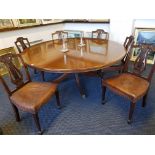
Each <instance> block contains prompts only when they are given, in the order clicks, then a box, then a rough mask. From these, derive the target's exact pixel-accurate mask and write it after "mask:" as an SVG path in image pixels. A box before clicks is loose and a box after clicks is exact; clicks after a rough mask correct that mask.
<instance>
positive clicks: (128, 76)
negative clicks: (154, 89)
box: [102, 44, 155, 123]
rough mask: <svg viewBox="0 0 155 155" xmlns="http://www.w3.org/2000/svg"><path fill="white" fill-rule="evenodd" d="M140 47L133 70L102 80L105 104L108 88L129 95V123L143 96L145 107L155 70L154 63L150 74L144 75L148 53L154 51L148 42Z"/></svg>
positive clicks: (125, 95) (122, 94) (128, 56)
mask: <svg viewBox="0 0 155 155" xmlns="http://www.w3.org/2000/svg"><path fill="white" fill-rule="evenodd" d="M137 47H138V46H137ZM130 48H131V46H130ZM138 48H139V55H138V56H137V58H136V60H135V62H134V63H133V67H131V68H133V72H128V71H127V70H125V71H126V72H127V73H122V74H120V75H117V76H114V77H111V78H109V79H106V80H103V82H102V86H103V87H102V104H105V93H106V88H109V89H110V90H111V91H113V92H115V93H116V94H118V95H121V96H124V97H127V98H128V99H129V100H130V101H131V103H130V109H129V116H128V123H131V121H132V115H133V112H134V108H135V105H136V102H137V101H138V99H140V98H143V102H142V107H145V105H146V99H147V93H148V90H149V86H150V82H151V79H152V76H153V73H154V71H155V63H154V64H153V65H152V68H151V70H150V73H149V74H148V76H147V77H143V76H142V75H143V74H142V73H143V71H144V70H145V69H146V62H147V57H148V54H149V53H151V52H154V51H153V47H152V46H150V45H146V44H145V45H144V44H142V45H140V46H139V47H138ZM131 49H132V48H131ZM131 51H132V50H130V52H129V53H128V55H127V57H126V59H127V60H126V62H129V59H130V55H131ZM127 64H128V63H127ZM127 64H126V65H127ZM126 68H128V67H126Z"/></svg>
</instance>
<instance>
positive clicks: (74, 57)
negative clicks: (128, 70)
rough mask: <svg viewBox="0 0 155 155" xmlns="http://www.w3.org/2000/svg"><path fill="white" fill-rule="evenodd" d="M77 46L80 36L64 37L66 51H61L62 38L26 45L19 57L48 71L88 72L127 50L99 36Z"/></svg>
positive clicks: (108, 64) (118, 56) (106, 63)
mask: <svg viewBox="0 0 155 155" xmlns="http://www.w3.org/2000/svg"><path fill="white" fill-rule="evenodd" d="M83 42H84V44H85V46H83V47H80V46H79V43H80V39H79V38H70V39H67V40H66V45H67V47H68V51H67V52H61V49H62V41H61V40H54V41H48V42H44V43H40V44H37V45H34V46H32V47H30V48H27V49H26V50H25V51H24V52H23V53H22V57H23V59H24V61H25V63H26V64H28V65H29V66H31V67H34V68H38V69H40V70H44V71H48V72H59V73H75V72H88V71H94V70H98V69H102V68H105V67H108V66H111V65H113V64H114V63H116V62H117V61H119V60H121V59H122V58H123V56H124V55H125V53H126V50H125V49H124V47H123V45H121V44H119V43H116V42H113V41H104V40H101V39H90V38H84V39H83Z"/></svg>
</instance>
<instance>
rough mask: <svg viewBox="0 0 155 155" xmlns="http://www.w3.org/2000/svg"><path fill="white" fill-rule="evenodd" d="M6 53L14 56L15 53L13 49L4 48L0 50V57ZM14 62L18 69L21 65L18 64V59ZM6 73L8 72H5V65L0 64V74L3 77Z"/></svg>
mask: <svg viewBox="0 0 155 155" xmlns="http://www.w3.org/2000/svg"><path fill="white" fill-rule="evenodd" d="M6 53H14V54H15V53H16V52H15V49H14V47H9V48H5V49H1V50H0V55H4V54H6ZM14 61H15V62H14V63H15V64H16V65H17V66H18V68H20V66H21V65H20V62H19V61H18V59H15V60H14ZM7 73H8V72H7V69H6V67H5V65H4V64H2V63H0V74H1V75H5V74H7Z"/></svg>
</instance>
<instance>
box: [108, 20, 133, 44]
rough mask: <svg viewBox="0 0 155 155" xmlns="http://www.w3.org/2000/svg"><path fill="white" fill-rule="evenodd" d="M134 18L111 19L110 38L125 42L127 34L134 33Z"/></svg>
mask: <svg viewBox="0 0 155 155" xmlns="http://www.w3.org/2000/svg"><path fill="white" fill-rule="evenodd" d="M133 21H134V20H133V19H111V20H110V40H113V41H116V42H119V43H121V44H122V43H123V42H124V40H125V38H126V37H127V36H130V35H131V34H132V29H133Z"/></svg>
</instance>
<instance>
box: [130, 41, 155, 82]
mask: <svg viewBox="0 0 155 155" xmlns="http://www.w3.org/2000/svg"><path fill="white" fill-rule="evenodd" d="M136 48H138V53H139V55H138V56H137V58H136V60H135V61H134V63H133V68H132V69H133V71H132V73H133V74H135V75H137V76H141V77H142V73H143V72H144V71H145V69H146V65H147V58H148V54H150V53H151V52H154V51H153V46H152V45H147V44H141V45H139V46H138V47H136ZM154 71H155V63H154V64H153V65H152V66H151V69H150V72H149V73H148V76H147V77H145V79H147V80H148V81H151V79H152V76H153V73H154Z"/></svg>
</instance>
